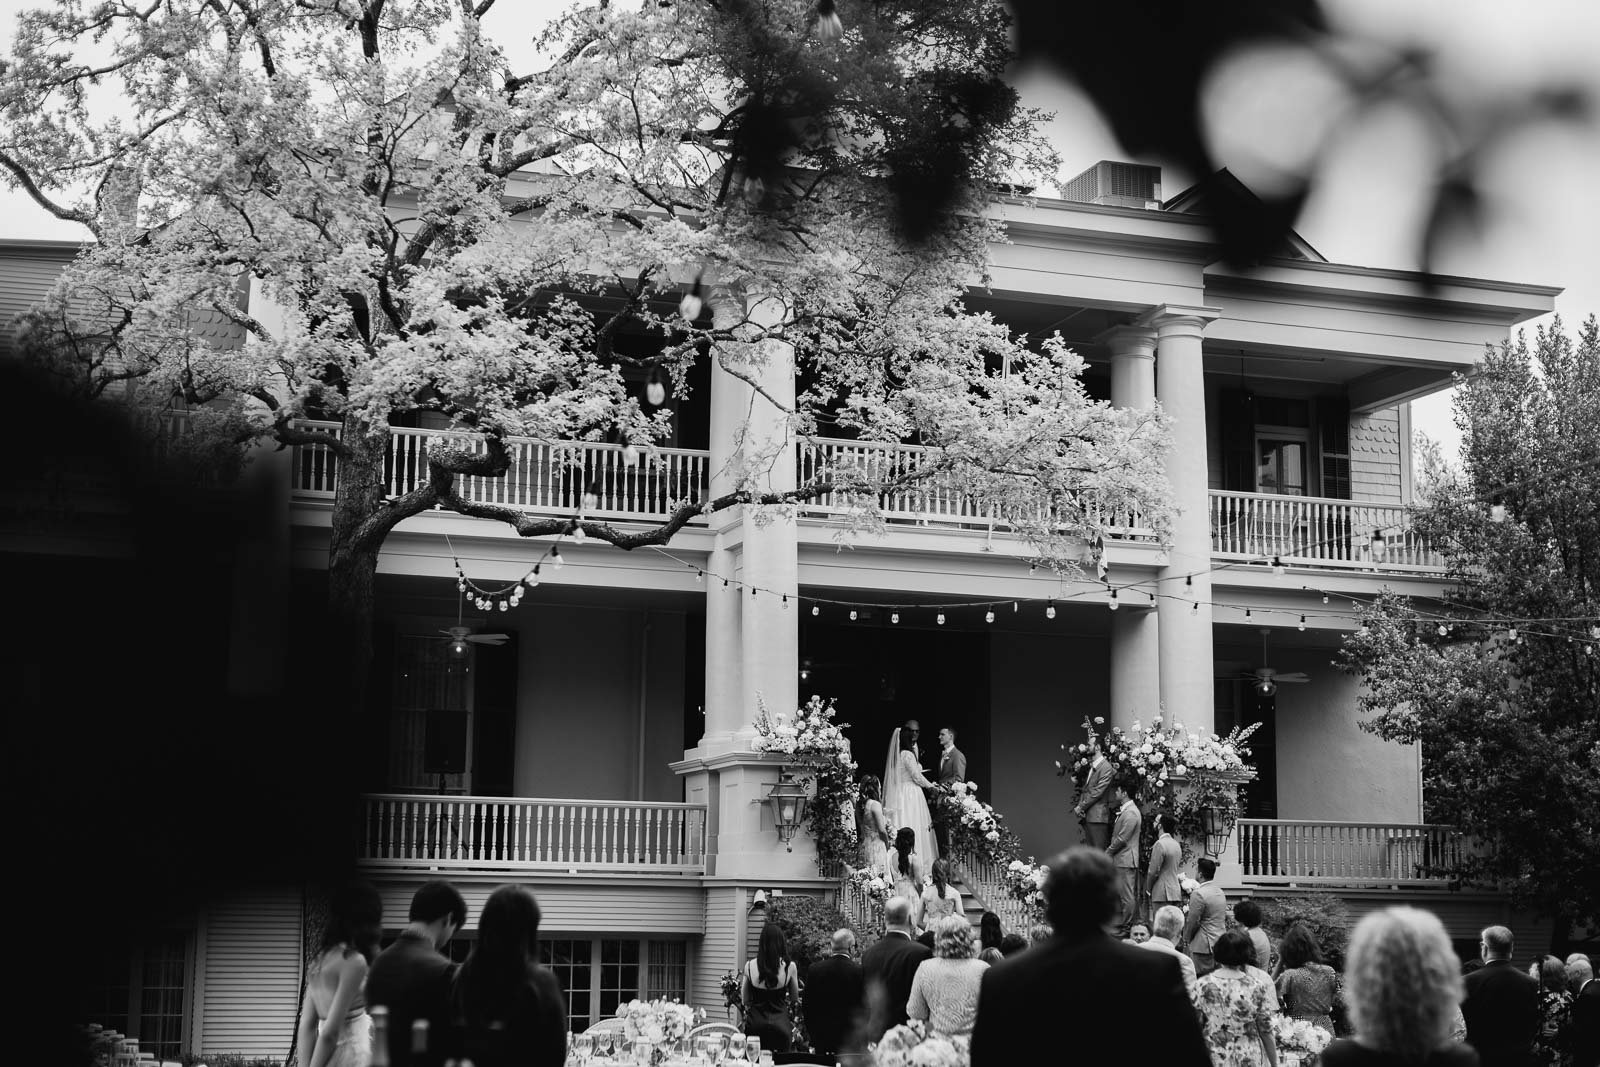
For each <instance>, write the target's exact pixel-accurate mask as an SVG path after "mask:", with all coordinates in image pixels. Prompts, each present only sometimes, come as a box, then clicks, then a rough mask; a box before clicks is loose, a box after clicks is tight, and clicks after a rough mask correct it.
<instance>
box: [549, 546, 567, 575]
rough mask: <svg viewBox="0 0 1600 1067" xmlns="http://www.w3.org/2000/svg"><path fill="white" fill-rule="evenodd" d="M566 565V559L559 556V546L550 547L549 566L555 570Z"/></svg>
mask: <svg viewBox="0 0 1600 1067" xmlns="http://www.w3.org/2000/svg"><path fill="white" fill-rule="evenodd" d="M566 565H567V561H566V560H564V559H562V558H561V550H560V549H559V548H552V549H551V550H550V566H552V567H554V568H555V569H556V570H560V569H561V568H562V567H565V566H566Z"/></svg>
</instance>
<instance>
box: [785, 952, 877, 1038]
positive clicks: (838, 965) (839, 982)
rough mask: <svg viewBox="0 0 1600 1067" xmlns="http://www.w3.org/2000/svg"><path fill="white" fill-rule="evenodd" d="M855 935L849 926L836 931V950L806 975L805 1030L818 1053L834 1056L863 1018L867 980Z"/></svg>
mask: <svg viewBox="0 0 1600 1067" xmlns="http://www.w3.org/2000/svg"><path fill="white" fill-rule="evenodd" d="M855 950H856V935H855V933H854V932H853V931H851V930H850V929H848V928H841V929H838V930H835V931H834V932H833V951H832V952H831V953H829V954H828V955H827V956H824V957H823V958H822V959H820V960H818V961H817V962H816V963H813V964H812V965H811V970H810V971H809V972H808V973H807V975H806V984H805V988H804V989H803V990H801V992H800V1006H801V1009H802V1010H803V1011H804V1012H805V1019H806V1030H807V1031H808V1032H809V1033H810V1034H811V1047H812V1050H813V1051H814V1052H815V1053H816V1054H817V1055H818V1056H825V1057H827V1058H829V1059H835V1058H837V1057H838V1055H839V1053H841V1052H843V1051H844V1050H845V1049H846V1048H847V1047H849V1045H848V1043H849V1041H850V1038H851V1035H852V1034H853V1033H854V1032H855V1028H856V1026H857V1025H858V1024H859V1022H860V1016H861V1013H862V1010H863V1008H864V1007H865V1004H866V981H865V979H864V978H863V977H862V972H861V964H859V963H857V962H856V960H855V956H854V953H855Z"/></svg>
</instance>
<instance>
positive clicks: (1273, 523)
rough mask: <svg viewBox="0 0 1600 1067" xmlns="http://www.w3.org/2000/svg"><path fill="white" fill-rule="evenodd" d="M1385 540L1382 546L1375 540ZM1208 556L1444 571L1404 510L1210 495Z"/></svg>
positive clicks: (1392, 506) (1439, 558)
mask: <svg viewBox="0 0 1600 1067" xmlns="http://www.w3.org/2000/svg"><path fill="white" fill-rule="evenodd" d="M1374 534H1378V535H1381V537H1382V545H1381V547H1379V546H1378V545H1377V543H1376V542H1375V541H1374ZM1211 551H1212V553H1213V554H1215V555H1219V556H1228V557H1233V558H1247V559H1264V560H1272V559H1274V558H1276V559H1280V560H1282V561H1283V562H1284V563H1285V564H1291V565H1292V564H1302V565H1306V566H1316V567H1354V568H1364V569H1368V570H1400V571H1418V570H1423V571H1442V570H1443V569H1444V566H1445V561H1444V558H1443V556H1442V555H1440V554H1439V553H1438V552H1435V551H1434V550H1433V548H1432V547H1430V546H1429V544H1428V543H1427V540H1426V538H1424V537H1423V536H1422V535H1421V534H1419V533H1417V531H1416V530H1414V529H1412V527H1411V509H1409V508H1407V507H1405V506H1404V505H1402V504H1369V503H1365V502H1362V501H1358V500H1332V499H1329V498H1326V497H1312V496H1278V495H1276V494H1272V493H1233V492H1227V491H1224V490H1220V489H1213V490H1212V491H1211Z"/></svg>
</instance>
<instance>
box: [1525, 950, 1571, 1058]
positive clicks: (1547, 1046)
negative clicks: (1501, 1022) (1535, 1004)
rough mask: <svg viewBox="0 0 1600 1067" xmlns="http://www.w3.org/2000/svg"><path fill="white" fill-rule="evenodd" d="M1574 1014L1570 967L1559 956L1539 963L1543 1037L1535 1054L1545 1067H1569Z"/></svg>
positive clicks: (1537, 1039)
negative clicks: (1570, 1021)
mask: <svg viewBox="0 0 1600 1067" xmlns="http://www.w3.org/2000/svg"><path fill="white" fill-rule="evenodd" d="M1571 1014H1572V994H1571V993H1568V992H1567V966H1566V964H1564V963H1562V962H1561V958H1560V957H1559V956H1546V957H1544V958H1543V959H1541V960H1540V961H1539V1033H1538V1034H1537V1035H1536V1036H1535V1037H1534V1039H1533V1054H1534V1056H1535V1057H1536V1058H1537V1059H1538V1061H1539V1063H1540V1064H1542V1065H1543V1067H1565V1064H1567V1063H1568V1062H1569V1057H1568V1056H1567V1048H1566V1040H1565V1038H1566V1036H1567V1035H1565V1034H1564V1033H1563V1031H1565V1030H1566V1029H1567V1020H1568V1018H1569V1016H1570V1015H1571Z"/></svg>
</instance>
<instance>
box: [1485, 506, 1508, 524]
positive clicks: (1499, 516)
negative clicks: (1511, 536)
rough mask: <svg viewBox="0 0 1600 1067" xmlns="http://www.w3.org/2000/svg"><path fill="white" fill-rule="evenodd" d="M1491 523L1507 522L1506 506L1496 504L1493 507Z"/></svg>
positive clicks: (1490, 514) (1490, 517) (1490, 513)
mask: <svg viewBox="0 0 1600 1067" xmlns="http://www.w3.org/2000/svg"><path fill="white" fill-rule="evenodd" d="M1489 521H1490V522H1505V521H1506V506H1505V505H1504V504H1496V505H1494V506H1493V507H1491V508H1490V509H1489Z"/></svg>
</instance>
